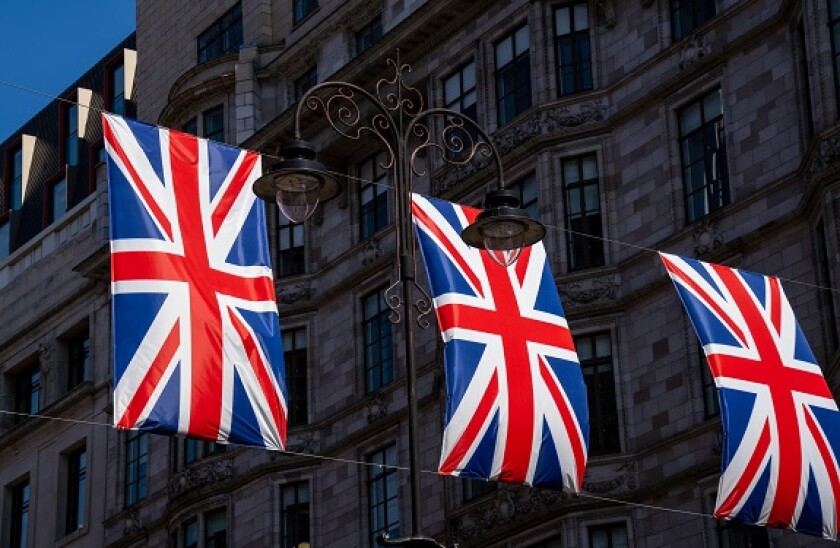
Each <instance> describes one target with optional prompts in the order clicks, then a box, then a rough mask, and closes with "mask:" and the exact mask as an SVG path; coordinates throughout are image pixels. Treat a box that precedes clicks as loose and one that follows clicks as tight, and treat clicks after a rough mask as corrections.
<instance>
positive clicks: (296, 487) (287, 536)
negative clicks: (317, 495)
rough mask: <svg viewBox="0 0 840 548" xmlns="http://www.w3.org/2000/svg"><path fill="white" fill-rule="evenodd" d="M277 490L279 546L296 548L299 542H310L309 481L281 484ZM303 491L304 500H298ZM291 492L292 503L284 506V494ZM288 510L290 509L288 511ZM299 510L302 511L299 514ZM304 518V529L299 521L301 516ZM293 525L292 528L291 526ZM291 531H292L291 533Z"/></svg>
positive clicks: (310, 492) (310, 501)
mask: <svg viewBox="0 0 840 548" xmlns="http://www.w3.org/2000/svg"><path fill="white" fill-rule="evenodd" d="M279 487H280V489H279V497H280V503H279V505H278V506H279V507H280V545H281V546H298V545H299V544H300V543H301V542H311V541H312V540H311V539H312V490H311V489H310V485H309V480H306V479H305V480H300V481H293V482H289V483H284V484H281V485H280V486H279ZM302 487H303V488H305V489H303V491H305V498H306V500H300V499H301V498H302V497H301V492H302V489H301V488H302ZM289 491H291V492H292V498H293V502H292V504H286V496H285V495H286V493H287V492H289ZM289 508H292V510H291V511H289ZM301 510H304V511H303V512H301ZM302 515H303V516H305V517H304V518H303V519H305V520H306V527H305V528H304V527H301V524H299V523H298V522H299V520H300V519H301V516H302ZM292 524H294V526H291V525H292ZM292 529H294V530H293V531H292ZM304 529H305V537H306V538H300V536H301V535H300V533H302V532H304Z"/></svg>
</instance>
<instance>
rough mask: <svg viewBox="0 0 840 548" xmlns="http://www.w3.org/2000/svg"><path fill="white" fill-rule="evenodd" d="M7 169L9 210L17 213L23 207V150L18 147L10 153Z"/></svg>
mask: <svg viewBox="0 0 840 548" xmlns="http://www.w3.org/2000/svg"><path fill="white" fill-rule="evenodd" d="M10 156H11V167H10V168H9V179H10V183H9V196H10V198H11V201H10V205H11V206H12V207H11V209H13V210H15V211H17V210H18V209H20V207H21V205H23V150H22V149H21V148H20V147H18V148H16V149H14V150H13V151H12V153H11V155H10Z"/></svg>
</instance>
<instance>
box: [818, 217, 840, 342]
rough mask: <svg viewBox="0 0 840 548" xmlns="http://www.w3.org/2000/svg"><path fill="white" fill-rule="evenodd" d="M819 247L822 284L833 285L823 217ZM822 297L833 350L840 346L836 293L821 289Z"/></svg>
mask: <svg viewBox="0 0 840 548" xmlns="http://www.w3.org/2000/svg"><path fill="white" fill-rule="evenodd" d="M815 245H816V247H817V253H816V258H817V272H818V274H819V281H820V285H822V286H825V287H832V285H831V266H830V263H829V259H828V258H829V257H830V253H831V250H830V249H829V247H828V242H827V241H826V237H825V224H824V223H823V221H822V219H820V222H819V223H818V224H817V230H816V242H815ZM820 299H821V300H822V301H823V302H822V305H823V306H822V308H823V311H824V315H825V316H827V318H826V319H827V321H826V322H825V324H824V325H825V329H826V330H827V331H828V345H827V346H828V350H829V352H833V351H835V350H837V347H838V346H840V340H838V337H837V312H836V308H835V304H834V293H833V292H832V291H820Z"/></svg>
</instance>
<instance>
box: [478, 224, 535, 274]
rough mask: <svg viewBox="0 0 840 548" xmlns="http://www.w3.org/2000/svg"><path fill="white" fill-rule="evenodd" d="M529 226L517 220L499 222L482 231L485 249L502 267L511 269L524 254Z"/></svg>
mask: <svg viewBox="0 0 840 548" xmlns="http://www.w3.org/2000/svg"><path fill="white" fill-rule="evenodd" d="M527 228H528V227H527V225H525V224H524V223H521V222H519V221H516V220H499V221H497V222H495V223H493V224H491V225H487V226H486V227H485V229H484V230H483V231H482V234H483V236H484V249H486V250H487V253H489V254H490V258H491V259H493V261H494V262H495V263H497V264H499V265H500V266H503V267H505V268H507V267H509V266H510V265H512V264H513V263H515V262H516V259H518V258H519V255H520V253H522V247H523V242H524V234H525V232H526V231H527Z"/></svg>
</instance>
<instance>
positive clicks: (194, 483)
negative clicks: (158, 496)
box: [167, 458, 233, 499]
mask: <svg viewBox="0 0 840 548" xmlns="http://www.w3.org/2000/svg"><path fill="white" fill-rule="evenodd" d="M232 477H233V459H230V458H228V459H221V460H212V461H209V462H203V463H199V464H196V465H193V466H189V467H187V468H185V469H183V470H181V471H180V472H178V473H177V474H175V476H174V477H173V478H172V479H171V480H169V485H168V486H167V491H168V492H169V498H170V499H175V498H178V497H180V496H181V495H183V494H185V493H187V492H189V491H194V490H196V489H200V488H202V487H205V486H207V485H213V484H214V483H219V482H222V481H225V480H228V479H230V478H232Z"/></svg>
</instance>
